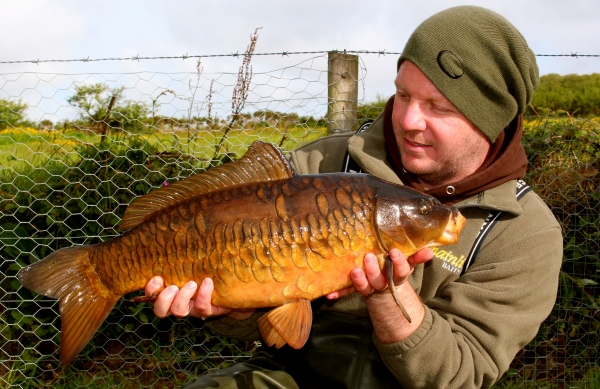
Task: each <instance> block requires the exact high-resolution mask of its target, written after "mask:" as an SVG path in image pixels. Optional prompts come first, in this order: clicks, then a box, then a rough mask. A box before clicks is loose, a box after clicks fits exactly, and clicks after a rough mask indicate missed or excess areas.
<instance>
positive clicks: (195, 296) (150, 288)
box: [145, 276, 254, 320]
mask: <svg viewBox="0 0 600 389" xmlns="http://www.w3.org/2000/svg"><path fill="white" fill-rule="evenodd" d="M164 286H165V283H164V280H163V279H162V278H161V277H158V276H157V277H153V278H152V279H151V280H150V281H148V283H147V284H146V288H145V293H146V296H150V295H152V294H154V293H155V292H157V291H159V290H161V289H163V288H164ZM213 291H214V285H213V281H212V279H210V278H205V279H204V280H203V281H202V283H201V284H200V288H198V284H196V283H195V282H194V281H190V282H188V283H187V284H185V285H184V286H183V287H182V288H181V289H179V288H178V287H177V286H175V285H171V286H169V287H167V288H164V289H163V290H162V291H161V292H160V293H159V294H158V296H157V297H156V301H155V302H154V313H155V314H156V316H158V317H160V318H165V317H167V316H169V315H173V316H175V317H186V316H194V317H199V318H201V319H206V318H207V317H211V316H223V315H226V316H229V317H231V318H233V319H237V320H243V319H246V318H248V317H250V316H251V315H252V314H253V313H254V309H229V308H221V307H217V306H214V305H212V304H211V296H212V293H213Z"/></svg>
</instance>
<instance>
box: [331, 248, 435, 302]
mask: <svg viewBox="0 0 600 389" xmlns="http://www.w3.org/2000/svg"><path fill="white" fill-rule="evenodd" d="M389 255H390V259H391V260H392V264H393V267H394V283H395V285H396V286H399V285H401V284H403V283H404V282H405V281H406V280H407V279H408V276H410V275H411V274H412V272H413V271H414V268H415V266H417V265H419V264H421V263H425V262H427V261H429V260H430V259H431V258H433V251H432V250H431V249H430V248H424V249H421V250H419V251H417V252H416V253H415V254H413V255H412V256H410V257H408V258H406V257H405V256H404V254H402V252H401V251H400V250H397V249H392V250H391V251H390V253H389ZM364 264H365V270H364V271H363V269H361V268H355V269H353V270H352V272H351V273H350V277H351V278H352V283H353V286H350V287H348V288H345V289H342V290H338V291H337V292H332V293H329V294H328V295H327V298H328V299H337V298H340V297H343V296H346V295H348V294H350V293H352V292H355V291H356V292H359V293H360V294H362V295H363V296H365V297H368V296H370V295H372V294H373V293H374V292H375V291H377V290H382V289H385V288H386V287H387V286H388V282H387V277H386V276H385V274H384V273H383V271H382V270H381V269H380V268H379V262H378V261H377V257H376V256H375V254H372V253H367V254H366V255H365V258H364Z"/></svg>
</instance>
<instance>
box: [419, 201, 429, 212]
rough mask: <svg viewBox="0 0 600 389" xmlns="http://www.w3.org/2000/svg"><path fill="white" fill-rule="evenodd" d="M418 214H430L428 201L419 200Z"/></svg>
mask: <svg viewBox="0 0 600 389" xmlns="http://www.w3.org/2000/svg"><path fill="white" fill-rule="evenodd" d="M419 212H421V215H427V214H428V213H429V212H431V204H430V203H429V201H427V200H421V202H420V203H419Z"/></svg>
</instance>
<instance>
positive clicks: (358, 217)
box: [18, 142, 465, 365]
mask: <svg viewBox="0 0 600 389" xmlns="http://www.w3.org/2000/svg"><path fill="white" fill-rule="evenodd" d="M464 221H465V219H464V217H463V216H462V215H460V213H459V212H458V211H457V210H456V209H455V208H453V207H450V206H446V205H441V204H440V203H439V201H437V200H436V199H434V198H433V197H430V196H427V195H424V194H422V193H420V192H417V191H415V190H413V189H410V188H407V187H404V186H400V185H395V184H391V183H389V182H386V181H383V180H381V179H378V178H376V177H372V176H369V175H365V174H347V173H332V174H316V175H298V174H296V173H295V172H294V171H293V169H292V167H291V166H290V164H289V163H288V161H287V159H286V158H285V157H284V156H283V154H281V152H280V151H279V150H278V149H277V148H276V147H274V146H273V145H270V144H266V143H262V142H255V143H253V144H252V146H251V147H250V148H249V149H248V151H247V153H246V154H245V155H244V156H243V157H242V158H240V159H239V160H238V161H236V162H231V163H227V164H225V165H222V166H219V167H216V168H213V169H210V170H208V171H206V172H204V173H200V174H197V175H195V176H192V177H189V178H187V179H184V180H181V181H179V182H176V183H173V184H171V185H169V186H166V187H164V188H161V189H157V190H155V191H153V192H151V193H149V194H147V195H145V196H142V197H140V198H138V199H136V200H135V201H134V202H133V203H132V204H131V205H130V206H129V207H128V208H127V210H126V212H125V215H124V218H123V220H122V223H121V225H120V227H119V228H120V229H121V230H124V231H126V232H125V233H124V234H122V235H121V236H119V237H116V238H113V239H110V240H108V241H106V242H103V243H100V244H96V245H90V246H78V247H69V248H64V249H61V250H58V251H56V252H54V253H52V254H50V255H48V256H47V257H46V258H44V259H43V260H41V261H39V262H36V263H34V264H32V265H30V266H28V267H26V268H24V269H22V270H21V271H20V272H19V275H18V278H19V280H20V281H21V283H22V284H23V285H24V286H25V287H27V288H29V289H31V290H33V291H35V292H37V293H40V294H42V295H45V296H48V297H51V298H56V299H59V300H60V303H59V309H60V315H61V322H62V328H61V331H62V337H61V344H60V360H61V363H62V364H63V365H66V364H68V363H69V362H70V361H71V360H73V358H75V356H76V355H77V354H78V353H79V352H80V351H81V350H82V349H83V347H84V346H85V345H86V344H87V342H88V341H89V339H90V338H91V337H92V335H93V334H94V332H95V331H96V330H97V329H98V327H99V326H100V325H101V324H102V322H103V321H104V319H105V318H106V316H107V315H108V313H109V312H110V310H111V309H112V308H113V307H114V305H115V303H116V302H117V301H118V300H119V299H120V298H121V297H122V296H124V295H126V294H128V293H130V292H133V291H136V290H140V289H143V288H144V286H145V285H146V283H147V282H148V281H149V280H150V279H151V278H152V277H154V276H161V277H162V278H163V279H164V280H165V284H166V285H167V286H168V285H173V284H174V285H177V286H179V287H181V286H183V285H185V284H186V283H187V282H188V281H190V280H194V281H197V282H198V283H200V282H202V280H203V279H204V278H205V277H211V278H212V279H213V281H214V285H215V291H214V293H213V295H212V303H213V304H214V305H216V306H221V307H228V308H265V307H276V308H274V309H273V310H271V311H269V313H267V314H265V315H263V316H262V318H261V319H260V321H259V331H260V333H261V336H262V337H263V340H264V341H265V342H266V343H267V344H269V345H275V346H276V347H281V346H283V345H284V344H286V343H287V344H289V345H290V346H292V347H294V348H300V347H302V346H303V345H304V343H305V342H306V340H307V338H308V335H309V332H310V328H311V325H312V311H311V307H310V303H309V302H310V301H311V300H314V299H316V298H318V297H321V296H323V295H325V294H328V293H330V292H333V291H336V290H340V289H342V288H345V287H348V286H350V285H352V282H351V279H350V272H351V270H352V269H353V268H355V267H364V265H363V257H364V255H365V253H367V252H372V253H374V254H375V255H377V257H378V258H379V262H380V266H381V267H382V269H383V267H384V263H385V258H386V256H387V253H388V252H389V250H391V249H392V248H397V249H400V250H401V251H402V252H403V253H404V254H405V255H407V256H409V255H412V254H413V253H415V252H416V251H418V250H419V249H421V248H423V247H426V246H437V245H446V244H451V243H454V242H456V241H457V240H458V235H459V232H460V230H461V229H462V227H463V225H464ZM389 268H390V269H391V266H389ZM391 289H392V290H393V289H394V288H391Z"/></svg>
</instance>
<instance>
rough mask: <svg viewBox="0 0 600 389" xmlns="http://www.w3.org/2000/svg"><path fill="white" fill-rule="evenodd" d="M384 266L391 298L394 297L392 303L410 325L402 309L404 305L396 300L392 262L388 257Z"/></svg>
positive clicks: (408, 318)
mask: <svg viewBox="0 0 600 389" xmlns="http://www.w3.org/2000/svg"><path fill="white" fill-rule="evenodd" d="M385 266H386V267H387V281H388V285H389V288H390V291H391V292H392V297H394V301H396V305H397V306H398V308H400V311H402V315H403V316H404V318H405V319H406V321H408V322H409V323H412V320H411V319H410V316H409V315H408V312H406V309H404V305H402V303H401V302H400V299H399V298H398V295H397V294H396V288H395V287H394V265H393V264H392V260H391V259H390V256H389V255H388V256H387V257H386V258H385Z"/></svg>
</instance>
